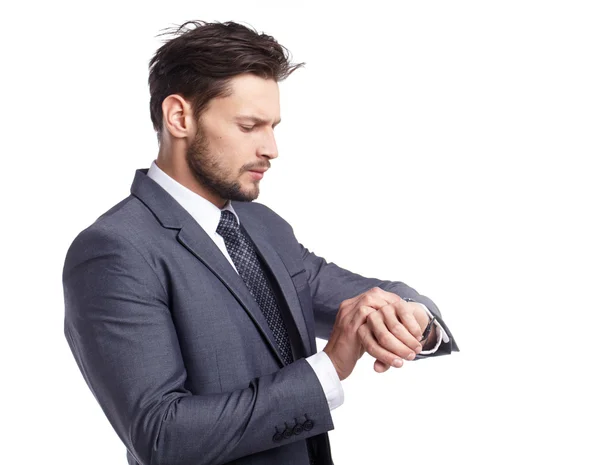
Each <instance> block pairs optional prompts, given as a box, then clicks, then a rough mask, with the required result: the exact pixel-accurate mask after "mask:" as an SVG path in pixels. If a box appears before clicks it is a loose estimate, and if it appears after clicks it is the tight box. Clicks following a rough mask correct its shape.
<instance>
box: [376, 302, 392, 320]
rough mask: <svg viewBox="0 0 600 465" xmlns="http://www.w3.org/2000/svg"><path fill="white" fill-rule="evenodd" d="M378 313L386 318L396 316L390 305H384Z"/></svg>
mask: <svg viewBox="0 0 600 465" xmlns="http://www.w3.org/2000/svg"><path fill="white" fill-rule="evenodd" d="M379 311H380V312H383V314H384V315H385V316H386V317H388V318H389V317H393V316H395V315H396V309H395V308H394V306H393V305H390V304H387V305H384V306H383V307H381V308H380V309H379Z"/></svg>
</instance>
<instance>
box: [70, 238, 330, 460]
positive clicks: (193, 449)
mask: <svg viewBox="0 0 600 465" xmlns="http://www.w3.org/2000/svg"><path fill="white" fill-rule="evenodd" d="M165 285H166V284H165V283H163V282H162V281H161V280H160V279H159V278H158V276H157V274H156V273H155V271H154V268H153V266H152V265H151V264H150V263H149V262H148V261H147V260H146V259H145V257H144V255H143V254H142V253H141V252H140V251H138V250H137V249H136V248H135V247H134V246H133V245H132V244H131V243H130V242H129V241H128V240H126V239H125V238H123V237H121V236H119V235H118V234H115V233H113V232H112V231H107V230H103V229H100V228H94V229H91V228H88V229H87V230H85V231H83V232H82V233H81V234H80V235H79V236H78V237H77V238H76V239H75V241H74V242H73V244H72V245H71V247H70V249H69V251H68V253H67V257H66V260H65V266H64V269H63V288H64V298H65V327H64V330H65V336H66V338H67V341H68V343H69V346H70V348H71V351H72V352H73V355H74V356H75V359H76V361H77V364H78V366H79V368H80V370H81V372H82V374H83V376H84V378H85V380H86V382H87V384H88V386H89V387H90V389H91V390H92V392H93V394H94V396H95V397H96V399H97V401H98V403H99V404H100V406H101V407H102V409H103V411H104V413H105V414H106V416H107V418H108V419H109V421H110V423H111V424H112V426H113V428H114V429H115V431H116V433H117V434H118V435H119V437H120V438H121V440H122V441H123V442H124V443H125V445H126V447H127V448H128V450H129V451H130V452H131V453H132V455H133V456H134V457H136V459H137V460H138V462H140V463H142V464H148V465H150V464H157V465H160V464H169V465H192V464H194V465H201V464H221V463H225V462H229V461H232V460H235V459H236V458H239V457H243V456H247V455H250V454H253V453H256V452H260V451H263V450H266V449H270V448H273V447H277V446H279V445H283V444H287V443H289V442H292V441H298V440H304V439H306V438H307V437H310V436H314V435H317V434H321V433H323V432H325V431H328V430H331V429H333V423H332V419H331V415H330V412H329V408H328V405H327V400H326V398H325V395H324V393H323V391H322V389H321V386H320V383H319V381H318V379H317V377H316V375H315V373H314V371H313V370H312V368H311V367H310V366H309V364H308V363H307V362H306V360H305V359H301V360H298V361H296V362H294V363H292V364H289V365H287V366H285V367H284V368H282V369H280V370H279V371H277V372H275V373H272V374H270V375H268V376H263V377H260V378H256V379H254V380H252V381H251V382H249V383H248V386H247V387H245V388H244V389H240V390H236V391H233V392H226V393H221V394H212V395H193V394H192V393H190V392H189V391H188V390H187V389H186V370H185V366H184V363H183V359H182V354H181V352H180V347H179V342H178V337H177V332H176V330H175V326H174V324H173V320H172V317H171V313H170V310H169V297H168V295H169V294H168V292H167V290H166V289H165ZM294 418H307V419H310V421H311V422H312V425H311V428H307V427H305V428H304V429H303V431H302V432H300V433H299V434H292V436H291V437H289V438H285V439H283V440H282V439H281V437H276V436H275V433H276V427H277V426H279V425H283V424H284V422H287V424H288V425H289V424H291V425H292V426H293V425H294V420H293V419H294ZM279 432H280V433H283V432H284V431H283V428H281V427H280V428H279Z"/></svg>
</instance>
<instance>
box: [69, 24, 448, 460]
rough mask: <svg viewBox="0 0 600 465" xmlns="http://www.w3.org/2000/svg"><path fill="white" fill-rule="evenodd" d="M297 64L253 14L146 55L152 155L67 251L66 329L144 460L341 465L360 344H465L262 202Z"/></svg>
mask: <svg viewBox="0 0 600 465" xmlns="http://www.w3.org/2000/svg"><path fill="white" fill-rule="evenodd" d="M298 66H300V65H292V64H290V63H289V62H288V57H287V54H286V51H285V49H284V48H283V47H282V46H280V45H279V44H278V43H277V42H276V41H275V40H274V39H273V38H272V37H270V36H267V35H264V34H260V35H259V34H257V33H256V32H255V31H253V30H251V29H249V28H246V27H245V26H241V25H239V24H236V23H202V22H193V23H186V24H184V25H182V26H181V27H180V28H179V29H178V30H177V31H176V32H175V33H174V37H173V38H172V39H171V40H170V41H168V42H166V43H165V44H164V45H163V46H162V47H161V48H160V49H159V50H158V51H157V53H156V55H155V56H154V58H153V59H152V60H151V62H150V78H149V84H150V93H151V100H150V109H151V117H152V121H153V124H154V127H155V129H156V131H157V134H158V137H159V142H160V148H159V152H158V157H157V159H156V160H155V161H154V162H153V163H152V165H151V167H150V168H149V169H142V170H138V171H137V172H136V175H135V179H134V181H133V185H132V187H131V195H130V196H129V197H127V198H126V199H124V200H123V201H121V202H120V203H119V204H117V205H115V206H114V207H113V208H111V209H110V210H109V211H108V212H106V213H105V214H103V215H102V216H101V217H100V218H98V219H97V220H96V222H95V223H94V224H92V225H91V226H90V227H88V228H87V229H85V230H84V231H82V232H81V233H80V234H79V235H78V236H77V238H76V239H75V240H74V242H73V244H72V245H71V247H70V249H69V251H68V253H67V257H66V260H65V267H64V272H63V283H64V293H65V335H66V337H67V340H68V342H69V345H70V347H71V350H72V352H73V354H74V356H75V359H76V360H77V363H78V366H79V368H80V369H81V372H82V374H83V376H84V377H85V379H86V382H87V383H88V385H89V387H90V389H91V390H92V392H93V393H94V395H95V397H96V399H97V400H98V402H99V403H100V405H101V407H102V408H103V410H104V412H105V414H106V415H107V417H108V419H109V420H110V422H111V424H112V426H113V427H114V429H115V431H116V432H117V434H118V435H119V437H120V438H121V440H122V441H123V443H124V444H125V445H126V447H127V458H128V461H129V463H130V464H132V465H133V464H148V465H149V464H169V465H192V464H194V465H200V464H213V465H214V464H224V463H231V464H232V463H235V464H284V463H285V464H308V463H319V464H331V463H333V462H332V460H331V455H330V450H329V442H328V439H327V431H329V430H331V429H333V424H332V420H331V414H330V411H331V410H332V409H334V408H336V407H338V406H339V405H340V404H341V403H342V401H343V391H342V386H341V381H342V380H344V379H345V378H346V377H348V376H349V375H350V374H351V372H352V370H353V368H354V366H355V364H356V362H357V360H358V359H359V358H360V357H361V356H362V355H363V354H364V352H365V351H367V352H369V353H370V354H371V355H372V356H373V357H375V359H376V361H375V365H374V369H375V370H376V371H377V372H383V371H385V370H387V369H388V368H389V367H390V366H396V367H400V366H402V364H403V363H404V360H413V359H415V358H420V357H423V356H424V355H425V354H429V355H433V354H444V353H450V352H451V351H453V350H458V347H457V346H456V344H455V343H454V341H453V338H452V335H451V334H450V331H449V330H448V328H447V327H446V325H445V324H444V323H443V322H442V320H441V317H440V314H439V311H438V309H437V307H436V306H435V304H434V303H433V302H432V301H431V300H429V299H428V298H427V297H424V296H422V295H420V294H418V293H417V292H416V291H415V290H414V289H412V288H410V287H408V286H407V285H405V284H403V283H400V282H391V281H381V280H377V279H370V278H364V277H362V276H359V275H357V274H354V273H351V272H349V271H346V270H343V269H341V268H339V267H337V266H336V265H335V264H333V263H327V262H326V261H325V260H324V259H322V258H320V257H317V256H316V255H314V254H313V253H311V252H309V251H308V250H307V249H306V248H304V247H303V246H302V245H301V244H299V243H298V242H297V240H296V239H295V237H294V234H293V231H292V228H291V227H290V225H289V224H287V223H286V222H285V221H284V220H283V219H282V218H280V217H279V216H277V215H276V214H275V213H274V212H272V211H271V210H269V209H268V208H267V207H265V206H263V205H260V204H258V203H255V202H252V201H253V200H254V199H256V198H257V197H258V193H259V185H260V181H261V179H262V178H263V176H264V175H265V172H266V170H267V169H269V168H270V166H271V160H272V159H274V158H276V157H277V155H278V153H277V146H276V143H275V138H274V133H273V130H274V128H275V126H276V125H277V124H278V123H279V120H280V115H279V89H278V82H279V81H281V80H282V79H285V78H286V77H287V76H288V75H289V74H290V73H291V72H292V71H294V69H296V68H297V67H298ZM430 316H431V318H430ZM433 317H435V318H433ZM434 320H435V321H434ZM315 337H321V338H325V339H328V342H327V345H326V346H325V348H324V350H323V351H322V352H319V353H317V351H316V345H315Z"/></svg>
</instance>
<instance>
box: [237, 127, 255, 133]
mask: <svg viewBox="0 0 600 465" xmlns="http://www.w3.org/2000/svg"><path fill="white" fill-rule="evenodd" d="M240 129H241V130H242V131H244V132H250V131H252V129H254V126H241V125H240Z"/></svg>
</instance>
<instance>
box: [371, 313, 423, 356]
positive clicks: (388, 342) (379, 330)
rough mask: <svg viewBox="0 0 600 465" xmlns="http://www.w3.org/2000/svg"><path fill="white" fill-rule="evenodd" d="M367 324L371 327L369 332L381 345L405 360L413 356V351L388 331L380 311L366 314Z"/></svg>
mask: <svg viewBox="0 0 600 465" xmlns="http://www.w3.org/2000/svg"><path fill="white" fill-rule="evenodd" d="M367 326H368V327H369V328H370V329H371V334H372V335H373V336H374V337H375V339H376V340H377V342H378V344H379V345H380V346H381V347H383V348H384V349H386V350H388V351H389V352H392V353H394V354H396V355H397V356H399V357H402V358H403V359H406V360H413V359H414V358H415V352H414V351H413V350H412V349H411V348H410V347H408V346H407V345H406V344H404V343H403V342H402V341H401V340H399V339H398V338H397V337H396V336H394V335H393V334H392V333H391V332H390V331H389V329H388V327H387V326H386V324H385V322H384V316H383V313H382V312H373V313H371V314H369V315H368V316H367ZM411 337H412V336H411ZM413 339H414V338H413ZM382 361H385V360H382Z"/></svg>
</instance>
